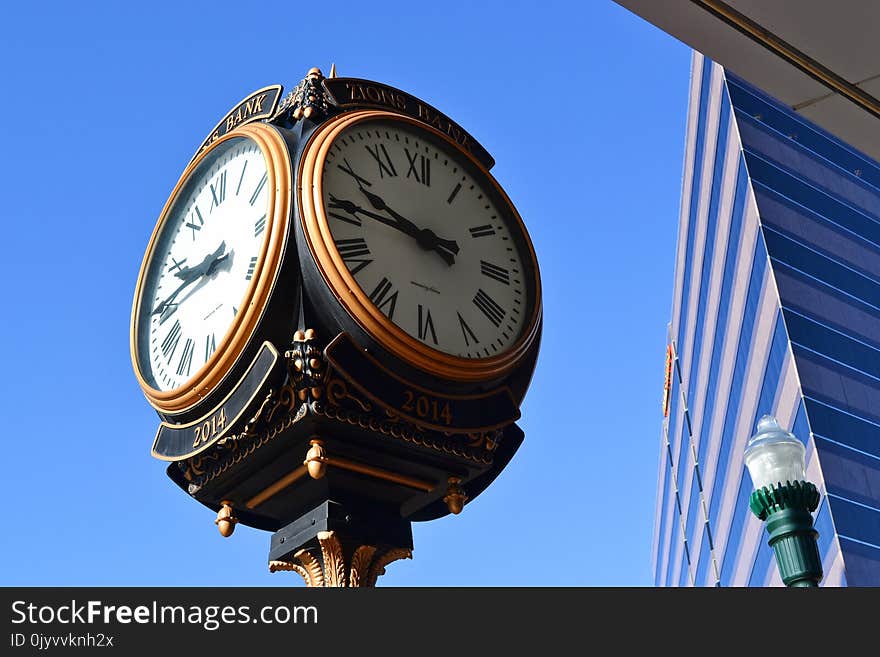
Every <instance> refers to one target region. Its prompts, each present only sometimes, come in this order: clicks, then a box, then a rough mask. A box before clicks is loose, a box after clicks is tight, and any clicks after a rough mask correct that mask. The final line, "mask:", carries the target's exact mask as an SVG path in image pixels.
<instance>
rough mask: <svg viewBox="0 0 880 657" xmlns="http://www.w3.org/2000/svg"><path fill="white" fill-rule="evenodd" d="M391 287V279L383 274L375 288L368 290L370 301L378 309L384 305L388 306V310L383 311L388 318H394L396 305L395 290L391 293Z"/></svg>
mask: <svg viewBox="0 0 880 657" xmlns="http://www.w3.org/2000/svg"><path fill="white" fill-rule="evenodd" d="M392 287H393V286H392V285H391V281H389V280H388V279H387V278H385V277H384V276H383V277H382V280H381V281H379V284H378V285H377V286H376V289H375V290H373V291H372V292H370V301H372V302H373V303H374V304H376V307H377V308H378V309H379V310H382V309H383V308H384V307H385V306H386V305H387V306H388V310H387V312H385V314H386V315H388V319H394V307H395V306H396V305H397V292H395V293H394V294H391V288H392Z"/></svg>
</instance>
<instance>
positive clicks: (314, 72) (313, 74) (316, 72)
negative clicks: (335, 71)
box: [306, 66, 324, 78]
mask: <svg viewBox="0 0 880 657" xmlns="http://www.w3.org/2000/svg"><path fill="white" fill-rule="evenodd" d="M306 77H307V78H322V77H324V74H323V73H321V69H319V68H318V67H316V66H313V67H312V68H310V69H309V72H308V73H306Z"/></svg>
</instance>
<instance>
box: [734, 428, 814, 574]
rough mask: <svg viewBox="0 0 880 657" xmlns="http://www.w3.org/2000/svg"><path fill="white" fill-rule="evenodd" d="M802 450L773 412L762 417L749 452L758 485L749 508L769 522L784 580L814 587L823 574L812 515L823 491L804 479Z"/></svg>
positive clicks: (747, 460) (749, 464)
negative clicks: (820, 492)
mask: <svg viewBox="0 0 880 657" xmlns="http://www.w3.org/2000/svg"><path fill="white" fill-rule="evenodd" d="M804 452H805V450H804V445H803V443H801V442H800V441H799V440H798V439H797V438H795V436H794V434H792V433H791V432H789V431H785V430H784V429H782V428H781V427H780V426H779V423H778V422H777V421H776V418H775V417H773V416H772V415H765V416H763V417H762V418H761V419H760V420H758V430H757V433H756V434H755V435H754V436H752V437H751V438H750V439H749V442H748V444H747V445H746V452H745V463H746V467H747V468H748V470H749V475H750V476H751V478H752V485H753V487H754V491H753V492H752V495H751V497H750V498H749V507H750V508H751V509H752V512H753V513H754V514H755V515H756V516H758V519H759V520H762V521H764V522H765V525H766V527H767V533H768V534H769V535H770V540H769V541H768V544H769V545H770V547H772V548H773V552H774V554H775V555H776V564H777V566H779V573H780V575H781V576H782V581H783V582H785V585H786V586H790V587H815V586H819V581H820V580H821V579H822V560H821V559H820V558H819V547H818V545H817V543H816V538H817V537H818V535H819V534H818V532H817V531H816V530H815V529H814V528H813V516H812V512H813V511H815V510H816V508H817V507H818V506H819V491H818V489H817V488H816V486H815V485H814V484H812V483H810V482H809V481H806V472H805V466H804Z"/></svg>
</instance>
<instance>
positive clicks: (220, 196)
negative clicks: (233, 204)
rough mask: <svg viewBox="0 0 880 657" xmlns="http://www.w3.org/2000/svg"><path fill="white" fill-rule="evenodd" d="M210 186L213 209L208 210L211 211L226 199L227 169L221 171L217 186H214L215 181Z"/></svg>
mask: <svg viewBox="0 0 880 657" xmlns="http://www.w3.org/2000/svg"><path fill="white" fill-rule="evenodd" d="M208 187H210V188H211V209H210V210H208V212H211V211H213V210H214V208H215V207H216V206H219V205H220V204H221V203H222V202H223V201H224V200H225V199H226V169H224V170H223V171H222V172H221V173H220V180H218V181H217V186H216V187H214V183H211V184H210V185H208Z"/></svg>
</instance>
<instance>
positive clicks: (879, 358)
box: [785, 310, 880, 378]
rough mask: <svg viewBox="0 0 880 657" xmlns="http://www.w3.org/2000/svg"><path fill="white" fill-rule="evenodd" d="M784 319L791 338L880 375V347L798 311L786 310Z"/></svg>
mask: <svg viewBox="0 0 880 657" xmlns="http://www.w3.org/2000/svg"><path fill="white" fill-rule="evenodd" d="M785 321H786V324H787V325H788V334H789V336H791V341H792V342H794V343H796V344H799V345H801V346H802V347H806V348H807V349H810V350H811V351H818V352H819V353H822V354H824V355H826V356H828V357H829V358H832V359H834V360H836V361H839V362H841V363H844V364H845V365H848V366H849V367H851V368H853V369H857V370H859V371H861V372H864V373H866V374H870V375H871V376H873V377H875V378H880V349H875V348H874V347H871V346H869V345H867V344H865V343H864V342H859V341H858V340H854V339H853V338H850V337H847V336H845V335H843V334H842V333H840V332H839V331H836V330H834V329H831V328H828V327H827V326H824V325H822V324H820V323H819V322H816V321H814V320H812V319H809V318H807V317H804V316H803V315H801V314H800V313H796V312H795V311H791V310H789V311H786V312H785Z"/></svg>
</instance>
